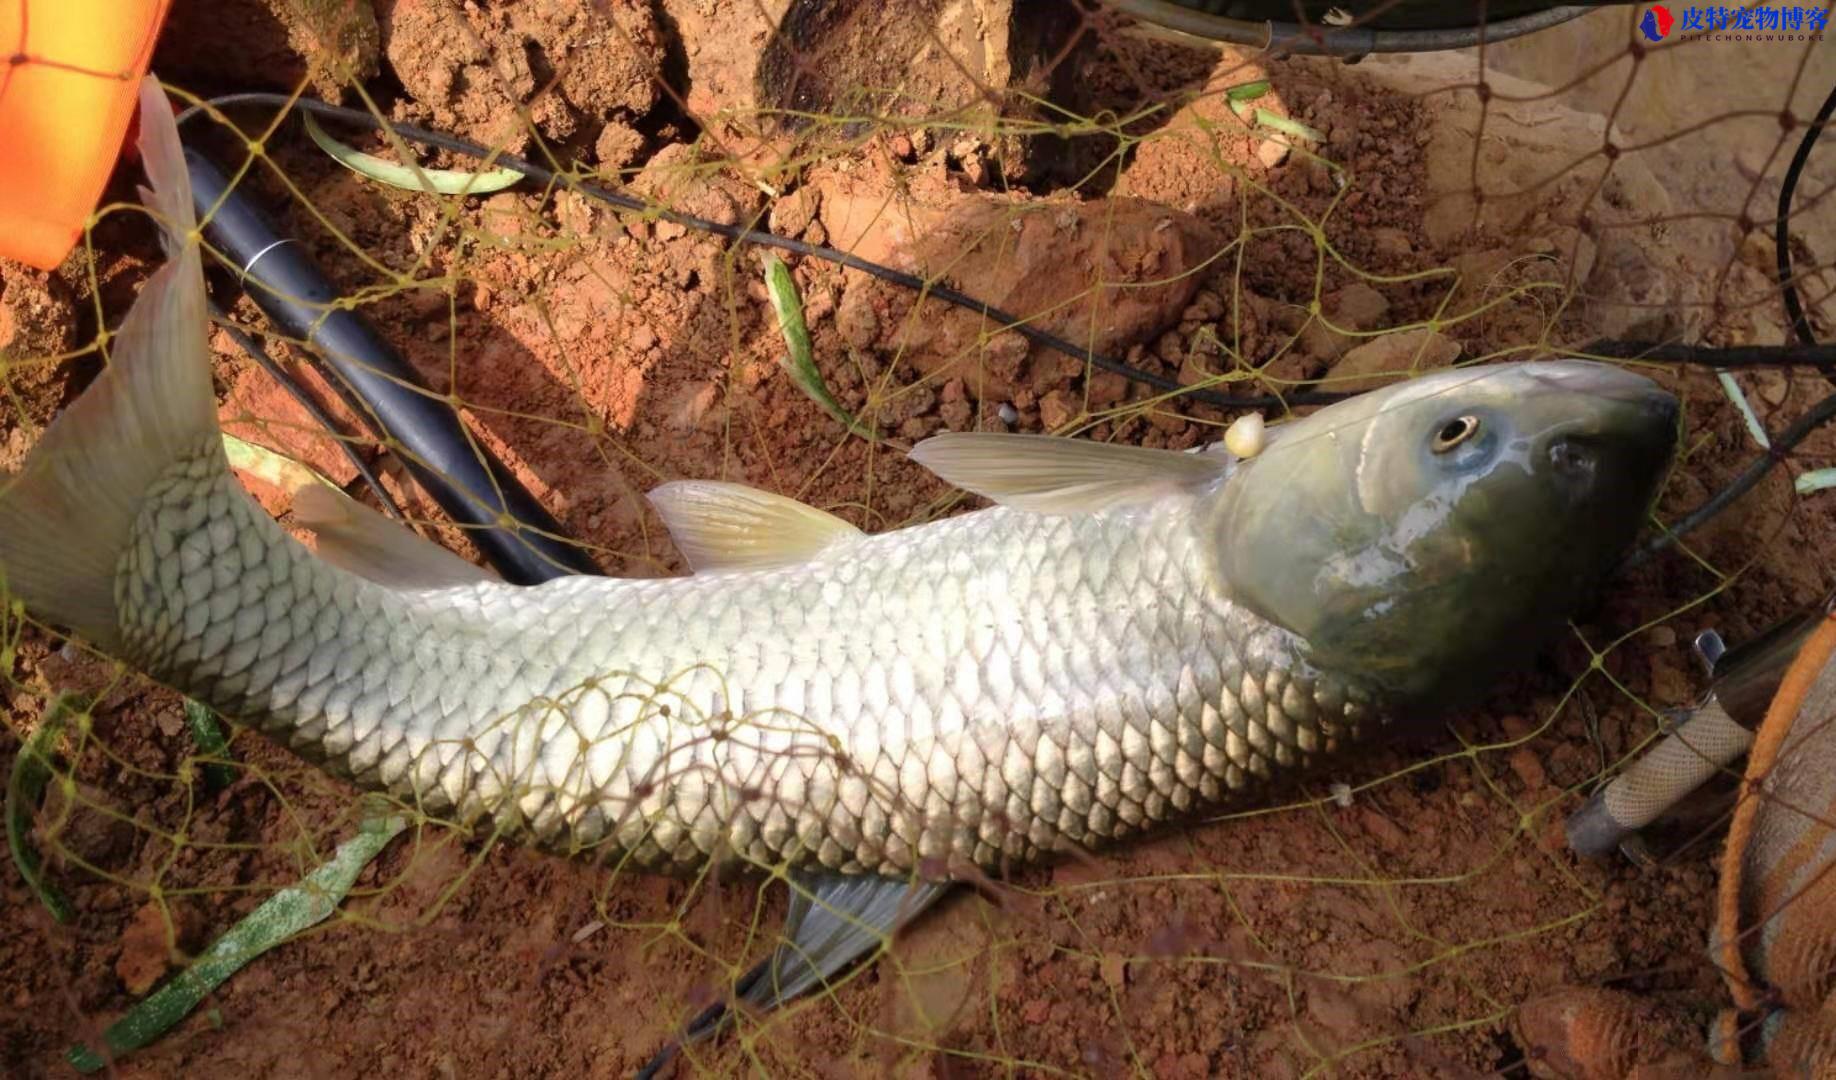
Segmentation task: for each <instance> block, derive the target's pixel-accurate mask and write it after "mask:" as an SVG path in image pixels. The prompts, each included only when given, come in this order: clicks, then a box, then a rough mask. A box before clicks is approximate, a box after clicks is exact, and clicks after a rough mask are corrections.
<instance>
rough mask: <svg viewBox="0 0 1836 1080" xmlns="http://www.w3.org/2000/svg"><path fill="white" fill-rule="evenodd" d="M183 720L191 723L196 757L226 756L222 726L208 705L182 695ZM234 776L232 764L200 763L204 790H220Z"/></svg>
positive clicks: (226, 749) (220, 762)
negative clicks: (196, 749) (196, 745)
mask: <svg viewBox="0 0 1836 1080" xmlns="http://www.w3.org/2000/svg"><path fill="white" fill-rule="evenodd" d="M185 722H186V723H187V724H189V725H191V737H192V739H193V740H194V741H195V742H196V743H197V744H198V756H199V757H207V758H217V759H223V758H228V757H229V740H228V739H226V738H224V736H223V725H222V724H220V723H218V722H217V714H216V713H214V712H211V711H210V706H208V705H206V704H204V703H203V702H201V701H193V700H191V699H190V698H186V699H185ZM235 779H236V767H235V766H233V765H229V764H226V763H225V762H224V761H222V760H217V761H211V762H208V763H206V764H205V766H204V787H205V789H206V790H209V791H221V790H223V789H224V788H226V787H228V786H230V784H232V783H234V782H235Z"/></svg>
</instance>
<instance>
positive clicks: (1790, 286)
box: [1625, 86, 1836, 566]
mask: <svg viewBox="0 0 1836 1080" xmlns="http://www.w3.org/2000/svg"><path fill="white" fill-rule="evenodd" d="M1832 112H1836V86H1833V87H1831V88H1830V96H1829V97H1827V98H1825V99H1824V101H1823V108H1822V109H1821V110H1820V111H1819V112H1818V113H1817V119H1816V120H1814V121H1812V122H1811V125H1810V127H1809V128H1807V129H1806V130H1805V132H1804V137H1803V138H1802V139H1800V140H1799V141H1798V150H1797V152H1796V153H1794V154H1793V155H1792V157H1791V165H1790V166H1789V167H1788V168H1787V169H1786V170H1785V180H1784V184H1783V185H1782V186H1781V188H1780V189H1779V225H1778V230H1777V232H1776V233H1775V234H1774V236H1775V242H1776V243H1777V245H1778V249H1779V290H1780V291H1781V292H1782V293H1783V294H1784V297H1785V311H1786V314H1787V315H1789V316H1790V317H1791V324H1792V331H1793V332H1794V333H1795V334H1796V335H1797V337H1798V340H1799V342H1800V343H1802V345H1803V347H1805V348H1807V349H1812V350H1815V349H1817V348H1818V346H1817V344H1816V338H1815V336H1814V335H1813V334H1812V333H1811V325H1810V319H1809V317H1808V316H1807V315H1806V314H1805V312H1804V305H1803V302H1802V301H1801V300H1799V298H1798V285H1797V282H1796V281H1794V280H1792V277H1793V270H1792V265H1791V197H1792V193H1793V192H1794V191H1796V190H1797V187H1798V177H1799V176H1800V175H1801V174H1802V173H1803V172H1804V165H1805V162H1807V161H1809V160H1810V155H1811V150H1812V148H1814V147H1815V146H1816V145H1817V139H1818V138H1819V137H1820V136H1821V135H1822V134H1823V129H1824V126H1825V125H1827V124H1828V123H1829V121H1830V114H1831V113H1832ZM1817 366H1818V367H1819V368H1820V369H1821V370H1822V371H1823V376H1824V378H1826V379H1828V380H1830V381H1831V382H1833V383H1836V364H1831V363H1829V362H1827V361H1826V362H1824V363H1822V364H1818V365H1817ZM1832 417H1836V394H1831V395H1829V396H1828V397H1826V398H1824V399H1823V400H1821V401H1819V402H1817V403H1816V404H1815V405H1812V406H1811V407H1810V411H1808V412H1806V413H1805V414H1804V415H1803V416H1801V417H1799V418H1798V421H1797V422H1796V423H1794V424H1792V425H1791V426H1790V427H1788V428H1786V429H1785V430H1784V431H1783V432H1782V433H1780V434H1779V435H1778V436H1776V437H1773V436H1768V437H1767V447H1766V452H1765V453H1763V454H1761V455H1760V456H1759V457H1756V458H1754V459H1753V460H1752V461H1751V462H1749V463H1748V464H1747V467H1746V468H1744V469H1742V470H1741V471H1740V475H1739V476H1736V477H1735V478H1734V480H1733V482H1732V483H1730V484H1729V485H1728V486H1727V487H1724V488H1722V489H1721V490H1720V491H1718V492H1716V493H1715V495H1714V497H1713V498H1711V499H1709V501H1708V502H1705V503H1703V504H1702V505H1701V506H1699V507H1697V508H1696V509H1695V510H1694V511H1692V512H1691V513H1690V514H1689V515H1688V516H1686V517H1685V518H1684V519H1683V520H1682V521H1679V522H1677V523H1676V524H1675V525H1672V526H1670V527H1669V528H1667V529H1665V530H1664V532H1663V534H1662V535H1659V536H1656V537H1653V538H1652V540H1651V542H1650V543H1648V544H1646V545H1645V546H1644V547H1642V548H1640V549H1638V550H1637V551H1635V552H1633V553H1632V554H1631V556H1629V557H1628V558H1627V559H1626V563H1625V564H1626V565H1627V566H1637V565H1638V564H1639V563H1642V562H1644V561H1645V560H1646V559H1648V558H1650V557H1651V556H1653V555H1655V554H1657V553H1658V552H1660V551H1663V550H1664V549H1665V548H1667V547H1669V546H1670V545H1672V544H1674V543H1676V542H1677V540H1678V539H1679V538H1681V537H1682V536H1683V535H1684V534H1686V533H1688V532H1690V531H1691V530H1693V529H1696V528H1698V527H1700V526H1701V525H1702V524H1703V523H1704V522H1706V521H1709V520H1710V519H1712V518H1714V517H1715V515H1717V514H1719V513H1721V512H1722V511H1723V510H1726V509H1727V508H1728V507H1730V506H1732V505H1733V504H1734V502H1735V501H1736V500H1737V499H1739V498H1740V497H1741V496H1742V495H1745V494H1746V493H1747V492H1749V491H1751V490H1753V488H1754V487H1755V486H1757V485H1758V484H1759V482H1760V481H1761V480H1762V479H1764V478H1765V476H1766V474H1767V473H1769V472H1771V471H1772V470H1773V468H1774V467H1776V466H1777V465H1779V464H1780V463H1781V462H1783V461H1784V460H1785V456H1786V455H1787V454H1788V453H1790V452H1791V450H1792V449H1793V448H1795V447H1796V446H1797V445H1798V444H1799V443H1801V442H1803V441H1804V439H1805V438H1806V437H1807V436H1809V435H1810V433H1811V432H1813V431H1815V430H1816V429H1817V428H1818V427H1820V426H1821V425H1822V424H1824V423H1825V422H1827V421H1828V420H1829V419H1830V418H1832Z"/></svg>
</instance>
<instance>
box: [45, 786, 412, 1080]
mask: <svg viewBox="0 0 1836 1080" xmlns="http://www.w3.org/2000/svg"><path fill="white" fill-rule="evenodd" d="M407 826H408V822H407V819H406V818H403V817H400V816H394V817H388V818H372V819H370V820H368V821H365V822H364V823H363V826H362V827H361V828H360V829H359V830H358V832H357V835H356V836H353V837H351V838H350V839H349V840H346V841H345V842H344V843H343V844H340V845H339V846H338V850H337V851H336V852H335V853H334V854H333V855H332V857H331V859H330V861H328V862H326V863H325V864H324V865H323V866H320V867H319V868H318V869H317V870H314V871H313V872H312V873H310V874H308V875H307V876H306V879H305V880H304V881H302V882H300V883H299V884H298V885H292V886H289V887H287V888H285V889H282V890H281V891H280V892H277V893H275V894H274V895H273V896H271V897H269V898H268V900H267V902H266V903H264V904H262V905H261V906H260V907H258V908H256V909H255V910H254V911H251V912H250V913H249V914H248V916H247V917H246V918H244V919H243V920H242V921H241V922H239V923H237V924H236V925H235V926H234V927H232V928H231V929H230V931H229V932H228V933H226V934H224V935H223V936H222V937H220V938H218V939H217V941H216V942H215V943H214V944H212V945H211V947H210V948H209V949H208V950H207V951H206V952H205V953H204V955H203V956H201V957H199V958H198V960H197V962H196V963H194V964H192V965H191V966H190V967H188V968H186V969H185V970H184V971H181V972H180V973H179V974H178V975H176V976H174V977H173V978H172V980H171V981H170V982H167V983H166V984H165V985H164V986H162V987H160V988H159V989H158V990H155V991H153V993H152V994H150V995H148V996H147V997H146V998H144V999H143V1000H142V1001H141V1002H140V1004H138V1005H136V1006H134V1007H133V1008H132V1009H129V1010H128V1011H127V1013H126V1015H124V1016H122V1017H121V1019H119V1020H117V1021H115V1022H114V1023H113V1024H110V1025H109V1027H108V1030H107V1031H105V1032H103V1033H102V1040H103V1042H104V1043H105V1044H106V1045H107V1047H108V1052H107V1055H106V1056H105V1055H103V1054H100V1053H97V1052H96V1051H93V1050H91V1049H90V1048H89V1047H87V1046H74V1047H71V1049H70V1052H69V1053H67V1054H66V1055H65V1060H67V1061H69V1062H70V1064H71V1065H73V1066H75V1067H76V1069H77V1071H79V1072H85V1073H90V1072H95V1071H96V1070H98V1069H100V1068H103V1067H104V1066H105V1065H107V1064H108V1062H109V1061H110V1060H111V1059H112V1058H116V1057H119V1056H120V1055H122V1054H126V1053H128V1052H130V1051H133V1050H137V1049H139V1048H140V1047H142V1046H145V1045H147V1044H148V1043H150V1042H152V1041H153V1040H154V1039H156V1038H158V1037H159V1036H160V1035H162V1034H164V1033H165V1032H166V1031H167V1029H169V1028H171V1027H172V1026H173V1025H174V1024H176V1023H178V1022H179V1021H180V1020H183V1019H184V1018H185V1017H186V1016H187V1015H188V1014H189V1013H190V1012H191V1010H192V1009H194V1008H196V1007H197V1005H198V1003H199V1002H200V1001H203V1000H204V998H205V997H206V996H207V995H208V994H209V993H210V992H211V991H212V990H215V989H216V988H217V987H218V986H219V985H221V984H222V982H223V980H225V979H227V978H229V977H230V976H231V975H233V974H235V973H236V972H237V971H238V970H240V969H241V968H242V966H243V965H244V964H247V963H248V962H249V961H250V960H253V959H255V958H256V957H257V956H260V955H261V954H262V953H264V952H267V951H268V950H269V949H272V948H274V947H275V946H276V945H279V944H281V943H282V942H285V941H286V940H287V939H289V938H291V937H293V936H294V935H295V934H298V933H301V932H302V931H304V930H306V929H308V928H310V927H312V926H315V925H317V924H318V923H321V922H323V921H325V919H327V918H328V917H330V915H331V913H332V912H333V911H335V910H337V908H338V904H339V902H340V901H342V900H343V899H344V896H345V894H346V893H348V892H350V890H351V885H352V884H353V883H355V882H356V880H357V875H358V874H359V873H360V872H362V870H363V868H364V867H365V866H366V865H368V863H369V862H370V860H371V859H374V858H375V857H376V856H377V855H378V854H379V853H380V852H381V851H382V849H383V848H384V847H386V846H388V843H389V841H390V840H393V839H394V838H395V836H396V834H397V833H399V832H401V831H402V830H403V829H405V828H407Z"/></svg>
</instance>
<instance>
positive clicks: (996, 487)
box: [911, 431, 1227, 514]
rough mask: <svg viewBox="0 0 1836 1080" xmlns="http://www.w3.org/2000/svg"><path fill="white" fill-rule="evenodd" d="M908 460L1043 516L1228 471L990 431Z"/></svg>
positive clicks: (1185, 456) (932, 441)
mask: <svg viewBox="0 0 1836 1080" xmlns="http://www.w3.org/2000/svg"><path fill="white" fill-rule="evenodd" d="M911 458H912V460H913V461H916V462H917V463H918V464H920V465H923V466H924V467H925V468H927V469H929V470H931V471H932V472H934V473H936V474H937V475H938V476H939V477H941V478H942V479H944V480H947V481H949V482H950V483H952V484H954V485H956V486H957V487H959V488H962V489H964V490H966V491H973V492H975V493H976V494H977V495H982V496H985V497H987V498H989V499H993V500H994V501H995V502H997V503H1000V504H1001V505H1003V506H1012V507H1016V508H1018V509H1021V510H1033V511H1037V512H1039V513H1042V514H1089V513H1095V512H1097V511H1099V510H1105V509H1108V508H1110V507H1112V506H1120V505H1123V504H1125V503H1130V502H1136V501H1140V500H1143V499H1150V498H1153V497H1155V496H1158V495H1169V494H1174V493H1177V492H1180V491H1190V490H1197V489H1199V488H1202V487H1204V486H1205V485H1207V484H1209V483H1211V482H1213V481H1215V480H1217V479H1218V478H1219V477H1221V476H1223V475H1224V472H1225V470H1226V468H1227V466H1226V464H1225V462H1224V460H1223V459H1221V458H1219V457H1218V456H1217V455H1213V454H1189V453H1183V452H1181V451H1178V450H1153V449H1148V448H1146V447H1140V446H1122V445H1116V444H1112V443H1097V442H1090V441H1089V440H1087V439H1067V438H1062V437H1059V436H1056V435H1023V434H1016V433H1010V432H993V431H985V432H946V433H944V434H942V435H933V436H931V437H930V438H928V439H926V440H924V441H923V442H921V443H919V444H918V445H917V446H914V447H912V453H911Z"/></svg>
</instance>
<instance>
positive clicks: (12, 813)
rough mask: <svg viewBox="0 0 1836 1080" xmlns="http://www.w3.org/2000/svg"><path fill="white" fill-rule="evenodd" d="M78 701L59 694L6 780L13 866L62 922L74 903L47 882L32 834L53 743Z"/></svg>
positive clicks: (8, 832)
mask: <svg viewBox="0 0 1836 1080" xmlns="http://www.w3.org/2000/svg"><path fill="white" fill-rule="evenodd" d="M74 700H75V699H74V698H73V697H72V695H69V694H59V695H58V696H57V699H56V700H54V701H53V702H51V707H50V708H48V709H46V710H45V718H44V720H42V721H40V722H39V725H38V730H37V731H34V732H33V733H32V737H31V738H29V739H27V740H26V743H25V745H24V746H23V747H20V749H19V757H18V758H17V759H15V760H14V761H13V771H12V773H11V775H9V776H8V777H7V778H6V846H7V847H8V848H9V849H10V850H11V851H12V853H13V865H15V866H17V867H19V876H20V877H22V878H24V879H25V883H26V885H27V886H28V887H30V888H31V890H32V892H33V894H34V895H36V896H37V897H38V899H39V901H40V902H41V903H43V904H44V905H45V907H46V908H47V909H49V910H50V912H51V917H52V918H54V919H56V920H57V921H58V922H61V923H67V922H69V921H70V919H71V916H72V912H71V909H70V902H69V901H68V900H65V899H64V894H63V893H61V892H59V891H58V890H57V887H56V886H54V885H52V884H51V883H50V882H48V881H46V880H45V879H44V873H43V870H44V864H43V862H42V861H41V860H40V859H39V856H38V851H37V849H36V848H34V847H33V846H32V840H31V836H30V833H31V831H32V808H33V807H35V806H37V805H38V800H39V798H40V797H41V796H43V795H44V793H45V783H46V781H48V780H50V779H51V765H50V761H51V744H52V743H54V742H56V741H57V736H58V732H60V731H62V730H64V718H65V717H66V716H67V715H68V714H69V712H70V705H71V703H72V702H73V701H74Z"/></svg>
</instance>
